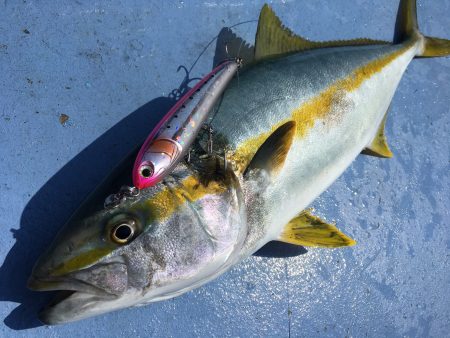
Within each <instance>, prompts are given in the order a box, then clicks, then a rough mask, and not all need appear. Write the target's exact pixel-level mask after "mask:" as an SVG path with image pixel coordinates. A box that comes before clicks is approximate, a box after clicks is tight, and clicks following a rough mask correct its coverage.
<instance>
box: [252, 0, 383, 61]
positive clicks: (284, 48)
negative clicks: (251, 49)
mask: <svg viewBox="0 0 450 338" xmlns="http://www.w3.org/2000/svg"><path fill="white" fill-rule="evenodd" d="M387 43H388V42H386V41H378V40H370V39H355V40H339V41H324V42H315V41H310V40H308V39H305V38H302V37H301V36H298V35H295V34H294V33H293V32H292V31H291V30H290V29H288V28H286V27H285V26H283V24H282V23H281V20H280V19H279V18H278V17H277V16H276V15H275V13H274V12H273V10H272V9H271V8H270V7H269V5H267V4H265V5H264V6H263V8H262V9H261V13H260V15H259V21H258V30H257V32H256V38H255V60H257V61H258V60H262V59H265V58H268V57H270V56H275V55H281V54H288V53H293V52H300V51H304V50H309V49H316V48H325V47H338V46H357V45H379V44H387Z"/></svg>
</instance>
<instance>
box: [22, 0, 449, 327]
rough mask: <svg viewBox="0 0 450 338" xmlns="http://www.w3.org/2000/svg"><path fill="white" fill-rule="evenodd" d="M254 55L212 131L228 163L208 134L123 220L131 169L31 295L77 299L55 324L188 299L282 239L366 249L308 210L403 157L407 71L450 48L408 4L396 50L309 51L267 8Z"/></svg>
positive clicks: (346, 44) (57, 307)
mask: <svg viewBox="0 0 450 338" xmlns="http://www.w3.org/2000/svg"><path fill="white" fill-rule="evenodd" d="M254 50H255V56H254V60H253V62H251V65H249V66H248V67H247V68H246V69H245V70H243V72H242V73H241V74H240V79H239V83H238V81H237V80H233V81H232V82H231V83H230V85H229V87H228V88H227V90H226V92H225V93H224V97H223V101H222V104H221V105H220V107H219V109H218V112H217V115H216V117H215V118H214V120H213V121H212V125H213V128H214V130H215V134H214V138H215V139H214V144H215V145H216V147H217V149H222V150H223V152H220V151H216V152H215V153H216V154H218V155H208V152H207V151H206V150H205V148H206V147H205V145H204V143H205V142H204V138H205V135H202V134H200V135H199V137H198V138H197V140H196V142H195V144H194V146H195V149H196V152H195V154H196V155H195V156H194V157H193V158H192V159H191V161H190V162H185V161H181V162H179V163H178V165H177V166H176V167H175V168H174V169H173V171H172V172H171V173H170V174H169V175H167V176H166V178H165V179H164V180H163V181H161V182H160V183H159V184H157V185H156V186H154V187H150V188H148V189H144V190H142V191H141V192H138V193H136V192H135V191H133V190H132V189H131V190H128V189H126V188H123V189H121V190H120V198H119V201H120V203H119V204H118V205H117V207H115V208H106V209H105V208H103V201H104V199H105V197H106V196H107V193H109V192H111V190H112V189H117V187H118V186H120V185H121V184H122V183H126V181H123V180H122V179H121V177H129V173H130V170H131V168H132V163H129V164H124V166H123V168H122V169H120V170H119V171H117V172H116V173H113V174H112V175H111V176H110V177H109V179H108V180H107V181H106V183H105V184H103V185H102V186H101V187H100V188H99V190H98V191H97V192H96V193H95V194H94V195H92V196H91V197H90V198H89V199H88V200H87V201H86V203H85V204H84V206H83V207H81V209H80V210H79V211H78V212H77V213H76V214H75V215H74V216H73V217H72V219H71V220H70V221H69V222H68V224H67V225H66V226H65V227H64V228H63V230H62V231H61V232H60V233H59V234H58V236H57V238H56V239H55V241H54V242H53V244H52V245H51V246H50V247H49V248H48V250H47V252H46V253H44V254H43V255H42V256H41V258H40V259H39V260H38V262H37V263H36V265H35V267H34V270H33V273H32V276H31V277H30V280H29V287H30V288H31V289H34V290H66V291H61V292H60V295H59V297H57V299H55V301H54V302H52V303H51V304H49V306H48V307H47V308H46V309H44V311H43V312H42V313H41V315H40V318H41V320H42V321H43V322H44V323H48V324H58V323H65V322H70V321H75V320H80V319H83V318H87V317H91V316H95V315H99V314H102V313H105V312H109V311H113V310H117V309H122V308H125V307H129V306H136V305H142V304H147V303H151V302H156V301H160V300H164V299H168V298H172V297H175V296H178V295H180V294H182V293H185V292H187V291H189V290H192V289H194V288H196V287H199V286H200V285H202V284H205V283H206V282H208V281H210V280H212V279H214V278H216V277H217V276H219V275H221V274H222V273H224V272H225V271H227V270H228V269H229V268H230V267H231V266H233V265H235V264H237V263H239V262H240V261H242V260H243V259H244V258H246V257H248V256H249V255H251V254H253V253H254V252H255V251H256V250H258V249H259V248H261V247H262V246H264V245H265V244H266V243H268V242H269V241H272V240H278V241H281V242H285V243H291V244H295V245H301V246H318V247H328V248H336V247H346V246H350V245H354V244H355V241H354V240H353V239H351V238H350V237H348V236H346V235H344V234H343V233H342V232H340V231H339V230H338V229H337V228H336V226H335V225H333V224H328V223H327V222H325V221H323V220H321V219H320V218H318V217H316V216H314V215H313V214H312V213H311V212H310V211H308V210H307V209H306V208H307V207H308V205H309V204H310V203H311V202H312V201H313V200H314V199H315V198H316V197H317V196H318V195H319V194H320V193H321V192H322V191H324V190H325V189H326V188H327V187H328V186H329V185H330V184H331V183H332V182H333V181H334V180H335V179H336V178H337V177H338V176H339V175H341V174H342V172H343V171H344V170H345V169H346V168H347V167H348V166H349V165H350V164H351V162H352V161H353V160H354V159H355V158H356V157H357V156H358V155H359V154H360V153H361V152H364V153H367V154H371V155H375V156H380V157H391V156H392V153H391V151H390V150H389V147H388V146H387V142H386V137H385V134H384V124H385V120H386V112H387V110H388V107H389V104H390V102H391V99H392V97H393V95H394V92H395V90H396V88H397V86H398V84H399V81H400V79H401V77H402V75H403V73H404V72H405V70H406V67H407V66H408V64H409V63H410V62H411V61H412V60H413V59H414V58H416V57H434V56H446V55H449V54H450V41H448V40H443V39H437V38H429V37H425V36H423V35H422V34H421V33H420V32H419V29H418V26H417V17H416V2H415V1H414V0H401V2H400V9H399V14H398V20H397V25H396V32H395V40H394V43H393V44H391V43H387V42H382V41H373V40H368V39H358V40H349V41H330V42H313V41H309V40H306V39H304V38H301V37H299V36H296V35H295V34H293V33H292V32H291V31H289V30H288V29H287V28H285V27H283V26H282V24H281V22H280V20H279V19H278V18H277V17H276V16H275V14H274V13H273V11H272V10H271V9H270V8H269V7H268V6H264V7H263V9H262V11H261V14H260V19H259V24H258V30H257V34H256V41H255V49H254ZM202 149H203V153H202ZM217 149H216V150H217ZM113 191H116V190H113ZM68 291H70V292H68Z"/></svg>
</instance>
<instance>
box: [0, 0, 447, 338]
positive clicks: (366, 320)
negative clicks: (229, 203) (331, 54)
mask: <svg viewBox="0 0 450 338" xmlns="http://www.w3.org/2000/svg"><path fill="white" fill-rule="evenodd" d="M270 2H271V4H272V6H273V8H274V9H275V11H276V13H278V15H279V16H280V17H281V18H282V20H283V21H284V23H285V24H286V25H287V26H288V27H290V28H292V29H293V30H294V31H296V32H299V33H301V34H303V35H304V36H306V37H308V38H311V39H318V40H324V39H343V38H346V39H348V38H355V37H372V38H377V39H387V40H390V39H391V38H392V35H393V29H394V22H395V16H396V10H397V1H391V0H379V1H377V2H376V4H375V3H374V2H373V1H369V0H358V1H354V2H349V1H344V0H333V1H331V0H298V1H289V0H286V1H270ZM419 3H420V6H419V17H420V18H419V20H420V25H421V29H422V31H423V32H424V33H426V34H427V35H435V36H441V37H445V36H447V37H449V36H450V31H449V30H448V28H449V27H450V19H449V13H450V1H448V0H441V1H433V2H426V1H423V0H422V1H419ZM262 4H263V1H260V0H255V1H251V2H250V1H248V2H244V1H242V0H238V1H237V0H232V1H226V2H222V1H216V0H208V1H206V0H205V1H187V0H186V1H171V2H163V1H144V0H133V1H131V0H130V1H115V2H113V3H111V2H93V1H85V0H77V1H69V0H67V1H58V2H56V1H32V0H23V1H12V0H4V1H2V3H1V4H0V8H1V9H0V74H1V75H0V226H1V229H3V230H4V231H3V233H2V234H3V236H1V237H0V257H1V261H0V262H1V264H2V266H1V268H0V300H1V301H2V302H1V303H0V304H1V306H0V314H1V316H2V318H4V321H3V323H2V324H1V325H0V336H5V337H6V336H11V337H12V336H14V337H16V336H51V337H74V336H80V337H87V336H96V337H103V336H104V337H110V336H124V337H125V336H133V337H140V336H145V337H148V336H154V337H161V336H164V337H177V336H187V337H190V336H217V337H221V336H244V337H252V336H284V337H287V336H288V335H289V334H291V335H292V336H304V337H315V336H317V337H344V336H354V337H361V336H369V337H385V336H389V337H403V336H409V337H426V336H434V337H443V336H448V335H449V332H450V315H449V312H450V297H449V294H450V273H449V271H450V263H449V253H450V235H449V230H448V228H449V225H450V224H449V219H450V215H449V213H450V211H449V210H450V209H449V208H448V206H449V205H450V191H449V187H450V170H449V169H450V147H449V145H450V141H449V130H450V112H449V110H450V108H449V107H450V90H449V88H450V85H449V83H450V60H449V59H433V60H424V59H422V60H415V61H414V62H413V63H412V64H411V66H410V67H409V69H408V71H407V73H406V74H405V77H404V79H403V81H402V82H401V84H400V88H399V90H398V92H397V94H396V96H395V99H394V102H393V104H392V108H391V112H390V114H389V119H388V125H387V135H388V138H389V141H390V145H391V148H392V149H393V151H394V153H395V157H394V158H393V159H391V160H380V159H376V158H369V157H364V156H361V157H360V158H358V159H357V160H356V161H355V162H354V164H353V165H352V166H351V167H350V168H349V169H348V170H347V171H346V173H345V174H344V175H343V176H342V177H341V178H340V179H339V180H338V181H337V182H336V183H335V184H334V185H333V186H332V187H331V188H330V189H329V190H328V191H327V192H325V193H324V194H323V195H322V196H321V197H320V198H319V199H317V200H316V201H315V202H314V206H315V207H316V209H317V212H318V213H319V214H320V215H322V216H324V217H325V218H327V219H329V220H332V219H335V220H336V221H337V223H338V225H339V226H340V227H341V228H342V229H343V230H345V232H347V233H348V234H350V235H351V236H353V237H354V238H355V239H356V240H357V241H358V245H357V246H356V247H354V248H350V249H344V250H334V251H329V250H321V249H314V250H310V251H309V252H308V253H307V254H305V255H301V256H297V257H292V258H286V259H275V258H265V257H251V258H249V259H247V260H245V261H244V262H243V263H241V264H240V265H239V266H237V267H235V268H234V269H233V270H231V271H230V272H228V273H227V274H225V275H224V276H222V277H220V278H218V279H217V280H215V281H214V282H212V283H210V284H208V285H206V286H204V287H202V288H200V289H197V290H195V291H193V292H190V293H188V294H185V295H183V296H181V297H178V298H176V299H173V300H169V301H165V302H162V303H157V304H154V305H151V306H147V307H141V308H134V309H127V310H124V311H119V312H115V313H111V314H108V315H104V316H100V317H97V318H92V319H89V320H85V321H83V322H78V323H73V324H68V325H63V326H57V327H44V326H41V325H40V324H39V322H37V320H36V311H37V310H38V308H39V307H40V306H42V304H43V303H44V302H45V301H46V299H47V295H42V294H40V293H35V292H31V291H27V290H26V288H25V282H26V279H27V277H28V275H29V273H30V270H31V267H32V265H33V263H34V261H35V260H36V258H37V256H38V255H39V254H40V253H41V252H42V251H43V249H44V247H45V246H46V245H48V243H49V242H50V241H51V239H52V238H53V236H54V234H55V232H56V231H57V229H59V227H60V226H61V225H62V224H63V223H64V221H65V220H66V219H67V218H68V216H69V215H70V214H71V212H73V211H74V209H75V208H76V207H77V205H78V204H79V203H80V202H81V201H82V199H83V198H84V197H85V195H86V194H87V193H88V192H90V191H91V190H92V189H93V188H94V187H95V186H96V185H97V184H98V183H99V182H100V180H101V179H102V177H103V176H104V175H106V174H107V173H108V172H109V171H110V170H111V168H112V167H113V166H114V165H115V164H116V163H117V162H118V161H119V160H120V159H121V158H122V157H123V156H124V155H125V154H126V153H127V152H128V151H129V150H130V149H131V148H132V147H133V146H134V145H136V144H137V143H138V142H139V141H140V140H141V139H142V138H143V137H144V136H145V135H146V134H147V133H148V131H149V130H151V127H152V125H153V124H154V123H155V121H156V120H157V118H158V117H159V116H161V114H162V113H164V112H165V111H166V110H167V109H168V107H170V106H171V105H172V104H173V100H174V98H173V93H172V91H173V90H174V89H176V88H178V87H179V86H180V84H181V83H182V81H183V79H184V76H185V73H184V72H183V71H182V70H181V71H179V72H177V68H178V66H180V65H183V66H186V67H187V68H190V67H191V65H192V64H193V62H194V61H195V60H196V58H197V57H198V56H199V55H200V53H201V52H202V50H203V49H204V48H205V47H206V46H207V45H208V43H209V42H210V41H211V39H212V38H213V37H214V36H216V35H217V34H218V33H219V32H220V30H221V29H222V28H223V27H225V26H231V25H233V24H236V23H239V22H243V21H248V20H256V19H257V17H258V13H259V10H260V8H261V6H262ZM255 28H256V23H255V22H251V23H247V24H242V25H240V26H238V27H236V29H235V31H236V32H237V34H238V35H240V36H242V37H244V38H246V39H247V40H249V41H253V36H254V33H255ZM214 45H215V44H214V43H213V44H212V45H211V47H209V48H208V49H207V50H206V52H205V53H204V54H203V55H202V56H201V58H200V59H199V61H198V63H197V64H196V65H195V67H194V68H193V69H192V71H191V73H190V77H191V78H192V77H196V76H201V75H202V74H204V73H205V72H207V71H208V70H209V69H211V66H212V61H213V57H214ZM249 99H251V98H249ZM63 114H64V115H63ZM64 120H65V121H64Z"/></svg>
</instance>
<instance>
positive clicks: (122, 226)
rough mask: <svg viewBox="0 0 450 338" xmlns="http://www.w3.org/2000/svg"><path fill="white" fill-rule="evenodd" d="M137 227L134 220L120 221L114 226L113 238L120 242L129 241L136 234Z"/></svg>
mask: <svg viewBox="0 0 450 338" xmlns="http://www.w3.org/2000/svg"><path fill="white" fill-rule="evenodd" d="M135 227H136V224H135V222H134V221H129V222H126V223H119V224H117V225H116V226H115V227H113V228H112V231H111V239H112V240H113V241H114V242H116V243H118V244H125V243H128V242H129V241H130V240H131V239H132V238H133V236H134V232H135Z"/></svg>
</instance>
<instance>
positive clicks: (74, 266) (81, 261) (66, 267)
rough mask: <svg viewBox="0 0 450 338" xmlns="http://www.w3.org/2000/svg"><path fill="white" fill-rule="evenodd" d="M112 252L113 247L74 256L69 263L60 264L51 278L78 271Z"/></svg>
mask: <svg viewBox="0 0 450 338" xmlns="http://www.w3.org/2000/svg"><path fill="white" fill-rule="evenodd" d="M113 250H114V247H113V246H111V247H104V248H97V249H93V250H90V251H87V252H84V253H82V254H80V255H77V256H75V257H74V258H72V259H70V260H69V261H67V262H65V263H62V264H60V265H59V266H58V267H57V268H56V269H55V270H54V271H53V272H52V275H53V276H63V275H66V274H68V273H70V272H73V271H78V270H80V269H82V268H85V267H87V266H89V265H90V264H92V263H95V262H97V261H98V260H99V259H100V258H103V257H105V256H106V255H108V254H109V253H111V252H112V251H113Z"/></svg>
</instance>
